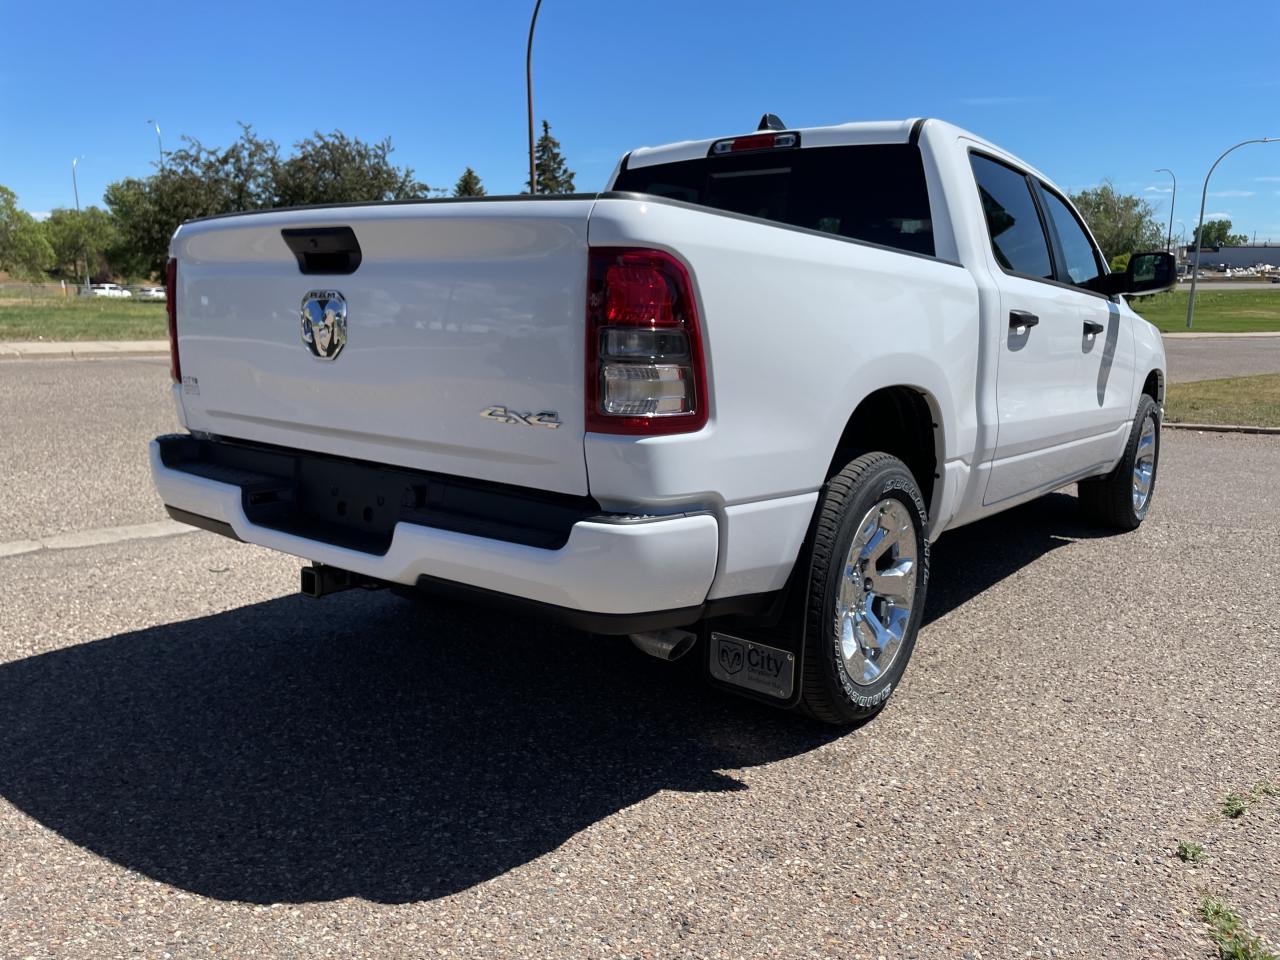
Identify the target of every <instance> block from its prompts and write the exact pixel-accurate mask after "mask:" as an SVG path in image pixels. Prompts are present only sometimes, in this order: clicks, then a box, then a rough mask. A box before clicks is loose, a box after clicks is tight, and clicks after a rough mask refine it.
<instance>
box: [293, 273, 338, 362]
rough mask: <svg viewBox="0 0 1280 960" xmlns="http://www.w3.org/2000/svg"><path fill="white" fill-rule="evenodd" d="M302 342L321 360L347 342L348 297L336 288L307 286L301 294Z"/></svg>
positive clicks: (334, 353) (332, 356) (334, 354)
mask: <svg viewBox="0 0 1280 960" xmlns="http://www.w3.org/2000/svg"><path fill="white" fill-rule="evenodd" d="M302 342H303V343H305V344H306V345H307V349H308V350H310V351H311V353H312V355H313V356H316V357H319V358H320V359H321V360H332V359H334V358H335V357H337V355H338V354H340V353H341V352H342V348H343V347H345V346H346V345H347V301H346V298H344V297H343V296H342V294H341V293H339V292H338V291H337V290H310V291H308V292H307V295H306V296H305V297H303V298H302Z"/></svg>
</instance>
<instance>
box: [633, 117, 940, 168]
mask: <svg viewBox="0 0 1280 960" xmlns="http://www.w3.org/2000/svg"><path fill="white" fill-rule="evenodd" d="M918 122H920V121H918V120H915V119H912V120H876V121H870V122H861V123H840V124H835V125H833V126H829V127H799V128H792V127H788V128H787V130H786V132H787V133H798V134H800V145H801V147H836V146H852V145H855V144H862V143H906V142H907V141H908V140H910V139H911V130H912V128H913V127H914V126H915V125H916V124H917V123H918ZM758 132H759V131H757V130H751V131H744V132H743V133H738V134H728V135H726V136H723V137H712V138H711V139H709V140H684V141H681V142H680V143H668V144H664V145H663V146H659V147H639V148H637V149H635V150H632V151H631V154H630V156H629V157H628V158H627V167H628V168H635V167H647V166H651V165H652V164H655V163H675V162H677V161H680V160H694V159H698V158H701V157H705V156H706V155H707V154H708V153H710V152H711V145H712V144H713V143H716V142H717V141H719V140H728V139H732V138H733V137H735V136H737V137H745V136H750V135H751V134H755V133H758ZM779 132H781V131H779Z"/></svg>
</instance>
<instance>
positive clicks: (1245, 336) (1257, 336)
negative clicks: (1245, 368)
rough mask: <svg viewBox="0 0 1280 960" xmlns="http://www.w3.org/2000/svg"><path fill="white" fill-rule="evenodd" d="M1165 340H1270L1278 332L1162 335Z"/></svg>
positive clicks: (1278, 333)
mask: <svg viewBox="0 0 1280 960" xmlns="http://www.w3.org/2000/svg"><path fill="white" fill-rule="evenodd" d="M1160 336H1162V337H1164V338H1165V339H1166V340H1270V339H1273V338H1275V337H1280V330H1258V331H1250V332H1247V333H1198V332H1196V331H1195V330H1192V331H1191V332H1190V333H1162V334H1160Z"/></svg>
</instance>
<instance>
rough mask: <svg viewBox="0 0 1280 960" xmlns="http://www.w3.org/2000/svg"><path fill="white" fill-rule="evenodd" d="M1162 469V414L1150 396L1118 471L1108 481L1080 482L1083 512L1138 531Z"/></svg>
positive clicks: (1141, 407) (1141, 405) (1142, 404)
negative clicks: (1158, 470) (1160, 467)
mask: <svg viewBox="0 0 1280 960" xmlns="http://www.w3.org/2000/svg"><path fill="white" fill-rule="evenodd" d="M1159 466H1160V410H1159V408H1158V407H1157V406H1156V402H1155V401H1154V400H1153V399H1151V397H1150V396H1148V395H1147V394H1145V393H1144V394H1143V395H1142V397H1141V399H1139V400H1138V411H1137V413H1136V414H1135V415H1134V418H1133V427H1132V429H1130V431H1129V442H1128V443H1127V444H1126V445H1125V448H1124V456H1123V457H1121V458H1120V462H1119V463H1118V464H1116V468H1115V469H1114V470H1112V471H1111V472H1110V473H1109V474H1107V475H1106V476H1105V477H1094V478H1092V479H1089V480H1081V481H1080V483H1079V484H1078V490H1079V494H1080V508H1081V509H1082V510H1083V511H1084V512H1085V515H1086V516H1087V517H1089V519H1091V520H1093V521H1095V522H1096V523H1100V524H1102V525H1103V526H1108V527H1115V528H1116V529H1119V530H1135V529H1137V527H1138V525H1139V524H1141V523H1142V521H1143V520H1145V519H1146V517H1147V511H1148V510H1149V509H1150V508H1151V497H1152V496H1153V495H1154V494H1155V491H1156V471H1157V469H1158V467H1159Z"/></svg>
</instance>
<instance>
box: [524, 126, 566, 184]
mask: <svg viewBox="0 0 1280 960" xmlns="http://www.w3.org/2000/svg"><path fill="white" fill-rule="evenodd" d="M533 158H534V169H535V170H536V171H537V177H538V184H537V189H536V190H533V191H532V192H533V193H573V171H572V170H570V169H569V165H568V164H567V163H565V160H564V155H563V154H561V152H560V141H559V140H557V139H556V138H555V137H553V136H552V135H551V124H549V123H547V121H546V120H543V121H542V136H540V137H539V138H538V142H537V144H536V145H535V146H534V149H533ZM525 186H529V184H528V182H526V183H525ZM527 192H529V191H526V193H527Z"/></svg>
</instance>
